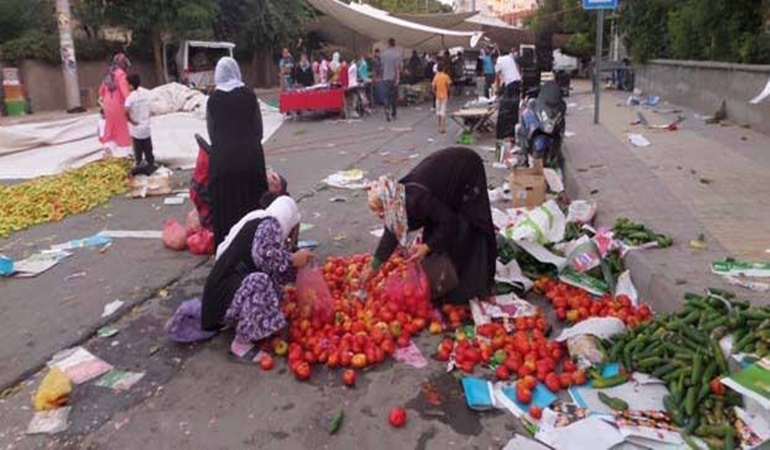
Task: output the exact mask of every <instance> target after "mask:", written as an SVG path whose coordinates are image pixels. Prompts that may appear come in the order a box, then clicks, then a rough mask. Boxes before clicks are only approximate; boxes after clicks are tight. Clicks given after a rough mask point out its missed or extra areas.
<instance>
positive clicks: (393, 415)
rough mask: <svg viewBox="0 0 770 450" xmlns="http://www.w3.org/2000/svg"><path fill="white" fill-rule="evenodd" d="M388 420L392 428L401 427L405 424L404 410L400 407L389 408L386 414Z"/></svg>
mask: <svg viewBox="0 0 770 450" xmlns="http://www.w3.org/2000/svg"><path fill="white" fill-rule="evenodd" d="M388 422H389V423H390V426H392V427H393V428H401V427H403V426H404V425H406V410H405V409H404V408H401V407H396V408H391V410H390V413H389V414H388Z"/></svg>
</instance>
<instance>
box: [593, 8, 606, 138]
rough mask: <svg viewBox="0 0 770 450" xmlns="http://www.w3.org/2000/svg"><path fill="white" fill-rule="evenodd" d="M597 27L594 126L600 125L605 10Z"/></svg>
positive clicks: (602, 11)
mask: <svg viewBox="0 0 770 450" xmlns="http://www.w3.org/2000/svg"><path fill="white" fill-rule="evenodd" d="M598 14H599V18H598V21H597V25H596V64H594V70H595V71H596V73H595V74H594V124H595V125H596V124H598V123H599V97H600V95H601V92H602V84H601V76H602V45H603V42H602V41H603V39H604V10H603V9H600V10H599V12H598Z"/></svg>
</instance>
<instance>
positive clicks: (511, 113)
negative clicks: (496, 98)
mask: <svg viewBox="0 0 770 450" xmlns="http://www.w3.org/2000/svg"><path fill="white" fill-rule="evenodd" d="M495 72H496V73H497V86H498V90H501V91H502V92H501V94H500V109H499V111H498V113H497V139H498V140H502V139H509V140H511V141H513V139H514V136H515V134H516V124H517V123H518V122H519V94H520V91H521V72H520V71H519V67H518V64H517V63H516V52H515V50H514V49H511V51H510V53H508V54H507V55H505V56H502V57H500V58H498V59H497V64H496V65H495Z"/></svg>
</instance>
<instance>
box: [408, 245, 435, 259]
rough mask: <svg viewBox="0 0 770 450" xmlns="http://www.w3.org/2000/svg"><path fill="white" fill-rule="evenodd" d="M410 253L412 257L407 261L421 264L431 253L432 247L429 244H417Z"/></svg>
mask: <svg viewBox="0 0 770 450" xmlns="http://www.w3.org/2000/svg"><path fill="white" fill-rule="evenodd" d="M409 253H410V256H409V259H408V260H407V261H409V262H420V261H422V260H423V259H424V258H425V257H426V256H427V255H428V253H430V247H428V244H415V245H413V246H412V248H410V249H409Z"/></svg>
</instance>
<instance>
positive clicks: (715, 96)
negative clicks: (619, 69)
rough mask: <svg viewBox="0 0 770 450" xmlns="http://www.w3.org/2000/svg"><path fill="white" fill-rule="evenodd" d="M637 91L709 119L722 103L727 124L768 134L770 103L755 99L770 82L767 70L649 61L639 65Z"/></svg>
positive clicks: (686, 62) (747, 66)
mask: <svg viewBox="0 0 770 450" xmlns="http://www.w3.org/2000/svg"><path fill="white" fill-rule="evenodd" d="M635 71H636V87H638V88H640V89H642V91H644V92H645V94H650V95H660V96H661V97H662V98H663V99H664V100H667V101H670V102H671V103H674V104H677V105H681V106H686V107H689V108H692V109H694V110H695V111H697V112H699V113H701V114H704V115H711V114H714V112H716V110H717V109H718V108H719V105H720V104H721V102H722V100H723V99H724V100H726V102H727V120H728V121H730V122H732V123H734V124H738V125H749V126H750V127H751V128H752V129H755V130H757V131H761V132H763V133H767V134H770V99H766V100H765V101H763V102H761V103H760V104H758V105H752V104H750V103H749V100H751V99H752V98H754V97H756V96H757V95H758V94H759V93H760V92H762V90H763V89H764V87H765V85H766V84H767V82H768V80H769V79H770V66H768V65H763V66H759V65H745V64H730V63H717V62H708V61H675V60H652V61H649V62H648V63H647V64H643V65H638V66H636V67H635Z"/></svg>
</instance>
